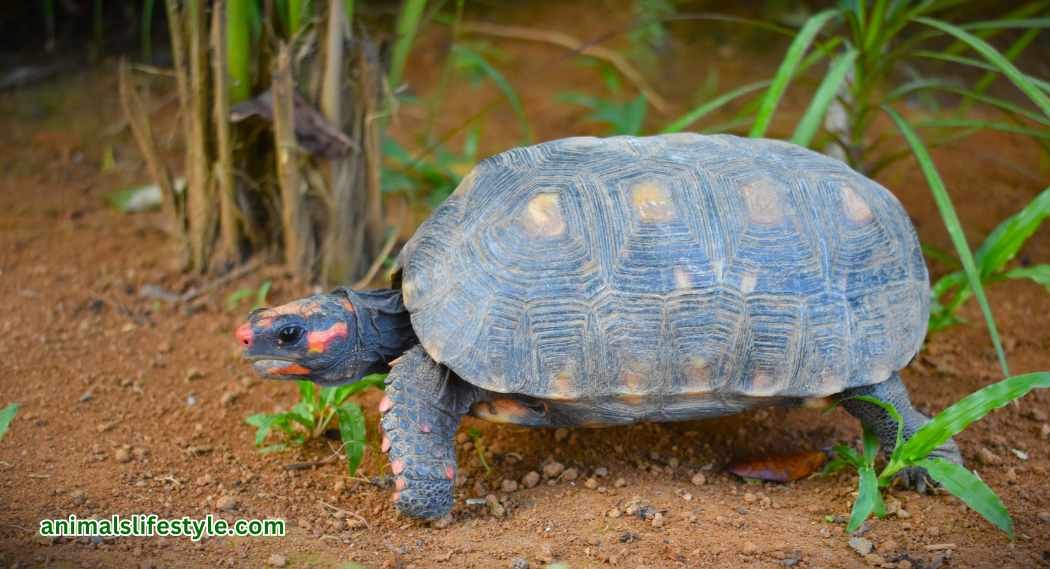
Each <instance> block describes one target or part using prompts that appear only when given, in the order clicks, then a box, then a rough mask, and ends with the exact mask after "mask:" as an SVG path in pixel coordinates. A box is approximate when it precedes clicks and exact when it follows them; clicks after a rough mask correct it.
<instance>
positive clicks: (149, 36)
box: [139, 0, 154, 63]
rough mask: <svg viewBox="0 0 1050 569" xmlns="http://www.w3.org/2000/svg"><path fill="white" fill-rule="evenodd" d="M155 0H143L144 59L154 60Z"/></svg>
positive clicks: (146, 60)
mask: <svg viewBox="0 0 1050 569" xmlns="http://www.w3.org/2000/svg"><path fill="white" fill-rule="evenodd" d="M153 4H154V1H153V0H142V21H141V22H140V26H141V30H142V36H141V37H140V38H139V39H140V41H141V42H142V61H144V62H146V63H152V62H153Z"/></svg>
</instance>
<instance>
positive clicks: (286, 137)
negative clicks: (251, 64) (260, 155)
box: [273, 44, 313, 275]
mask: <svg viewBox="0 0 1050 569" xmlns="http://www.w3.org/2000/svg"><path fill="white" fill-rule="evenodd" d="M289 51H290V50H289V47H288V45H286V44H285V45H281V47H280V48H279V50H278V53H277V67H276V68H275V69H274V72H273V130H274V143H275V147H276V152H277V176H278V179H279V181H280V185H281V224H282V226H283V228H282V229H283V232H284V255H285V261H286V263H287V265H288V268H289V269H290V270H292V272H294V273H297V274H300V275H309V274H311V267H310V265H311V259H312V257H313V252H312V247H311V241H310V225H309V219H308V217H307V211H306V208H305V207H304V204H303V192H302V176H301V175H300V172H299V150H298V146H297V145H296V142H295V126H294V125H295V110H294V109H295V104H294V96H295V86H294V85H293V83H292V69H291V54H290V53H289Z"/></svg>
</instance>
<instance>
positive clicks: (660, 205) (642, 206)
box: [631, 182, 675, 222]
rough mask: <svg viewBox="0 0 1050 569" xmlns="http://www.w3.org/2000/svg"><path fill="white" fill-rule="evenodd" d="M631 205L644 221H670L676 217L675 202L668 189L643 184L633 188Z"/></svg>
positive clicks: (650, 183) (646, 183) (657, 185)
mask: <svg viewBox="0 0 1050 569" xmlns="http://www.w3.org/2000/svg"><path fill="white" fill-rule="evenodd" d="M631 203H632V204H633V206H634V209H635V211H637V212H638V217H639V218H641V219H642V221H658V222H662V221H669V220H671V219H673V218H674V217H675V207H674V200H672V199H671V194H670V192H668V191H667V188H665V187H663V186H661V185H659V184H656V183H654V182H642V183H640V184H638V185H636V186H634V187H632V188H631Z"/></svg>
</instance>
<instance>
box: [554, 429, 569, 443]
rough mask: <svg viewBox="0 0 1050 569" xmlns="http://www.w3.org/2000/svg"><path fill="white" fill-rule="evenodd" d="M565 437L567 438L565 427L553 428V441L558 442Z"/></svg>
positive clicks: (567, 431) (567, 432) (567, 430)
mask: <svg viewBox="0 0 1050 569" xmlns="http://www.w3.org/2000/svg"><path fill="white" fill-rule="evenodd" d="M567 438H569V429H566V428H565V427H560V428H558V429H555V431H554V441H555V442H559V443H560V442H562V441H564V440H565V439H567Z"/></svg>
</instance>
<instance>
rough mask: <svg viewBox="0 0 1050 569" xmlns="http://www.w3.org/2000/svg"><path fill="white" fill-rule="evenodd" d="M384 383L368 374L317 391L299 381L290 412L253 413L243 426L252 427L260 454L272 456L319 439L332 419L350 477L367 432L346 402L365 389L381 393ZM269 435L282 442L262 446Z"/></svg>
mask: <svg viewBox="0 0 1050 569" xmlns="http://www.w3.org/2000/svg"><path fill="white" fill-rule="evenodd" d="M385 379H386V374H372V375H369V376H366V377H364V378H362V379H361V380H359V381H356V382H354V383H350V384H347V385H339V386H335V387H323V388H320V389H319V388H318V387H317V386H316V385H314V383H313V382H310V381H300V382H298V384H299V402H298V403H296V404H295V405H293V406H292V408H291V409H289V410H288V411H284V412H281V413H257V414H255V415H252V416H250V417H248V418H247V419H245V422H246V423H248V424H249V425H251V426H253V427H255V429H256V430H255V445H256V446H258V447H260V449H259V450H260V452H274V451H281V450H287V449H288V448H291V447H296V446H303V445H304V444H306V442H307V441H309V440H311V439H315V438H318V437H320V436H322V435H323V434H324V432H325V431H326V430H328V426H329V425H330V424H331V422H332V420H333V419H335V420H337V421H338V424H339V438H340V439H341V440H342V443H343V449H344V451H345V454H346V465H347V469H348V470H349V471H350V474H351V475H353V474H354V473H355V472H357V467H358V466H360V465H361V459H362V458H363V457H364V451H365V438H366V435H367V432H366V428H365V415H364V413H363V412H362V410H361V406H360V405H358V404H357V403H355V402H353V401H350V400H349V398H350V396H352V395H355V394H357V393H360V392H362V391H364V390H366V389H369V388H373V387H374V388H379V389H382V388H383V386H384V381H385ZM271 432H277V433H279V434H280V436H281V438H282V440H281V442H278V443H274V444H271V445H267V446H264V445H265V444H266V440H267V438H268V437H269V436H270V433H271Z"/></svg>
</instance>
